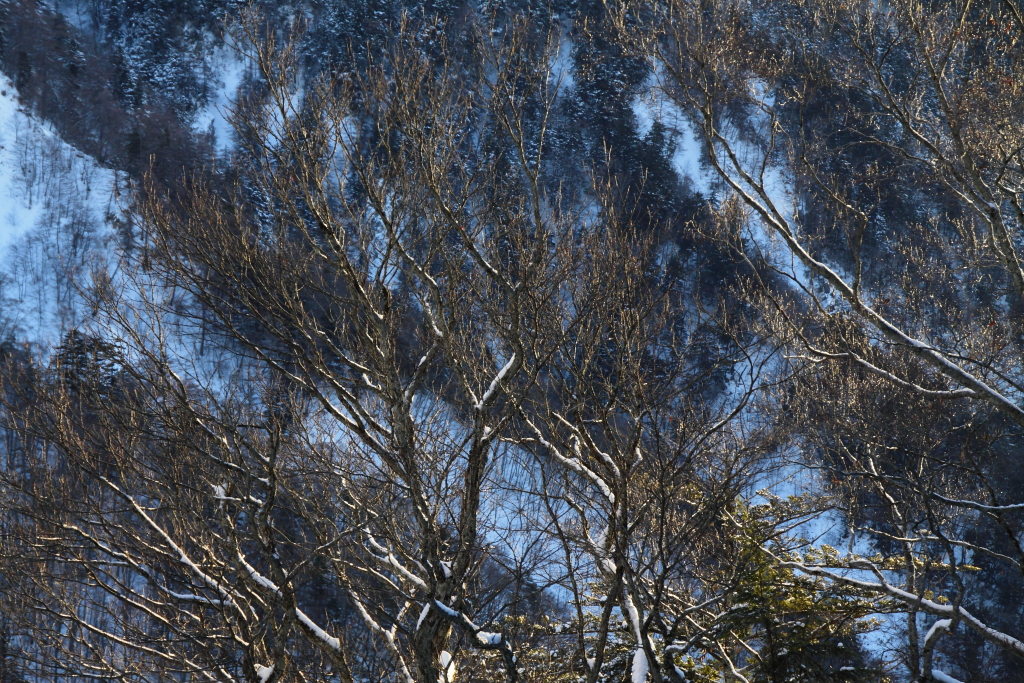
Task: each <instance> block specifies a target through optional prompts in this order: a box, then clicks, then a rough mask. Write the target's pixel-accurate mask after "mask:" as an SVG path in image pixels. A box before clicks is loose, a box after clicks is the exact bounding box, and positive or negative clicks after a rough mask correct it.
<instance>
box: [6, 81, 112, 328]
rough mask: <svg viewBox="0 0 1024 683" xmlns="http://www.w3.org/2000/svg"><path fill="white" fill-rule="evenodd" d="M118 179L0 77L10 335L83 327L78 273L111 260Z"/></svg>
mask: <svg viewBox="0 0 1024 683" xmlns="http://www.w3.org/2000/svg"><path fill="white" fill-rule="evenodd" d="M116 182H117V176H116V174H115V173H114V171H113V170H111V169H108V168H104V167H103V166H101V165H100V164H98V163H97V162H96V160H95V159H93V158H92V157H90V156H88V155H86V154H83V153H82V152H80V151H79V150H77V149H76V148H75V147H73V146H72V145H69V144H67V143H66V142H64V141H63V140H62V139H61V138H60V136H59V135H58V134H57V133H56V132H54V130H53V128H52V127H51V126H50V125H49V124H47V123H45V122H42V121H40V120H39V119H37V118H36V117H34V116H32V114H31V113H30V112H28V111H26V110H25V108H24V107H22V106H21V104H20V103H19V101H18V93H17V90H16V89H15V87H14V84H13V83H12V82H11V81H10V79H8V78H7V77H6V76H0V279H2V282H0V285H2V288H3V298H4V302H3V307H2V310H0V316H2V318H3V323H4V325H3V329H2V330H0V331H2V333H3V334H4V335H5V336H14V337H17V338H20V339H27V340H29V341H33V342H38V343H40V344H42V345H43V346H45V345H47V344H50V343H53V342H54V341H57V340H58V339H59V336H60V334H61V333H62V332H63V331H64V330H67V329H69V328H71V327H74V326H76V325H78V324H79V322H80V320H81V317H82V315H83V311H82V310H80V309H81V308H82V307H81V306H80V305H79V303H80V297H79V292H78V290H77V288H76V285H75V283H74V278H75V277H79V278H80V277H81V276H83V275H85V274H87V273H88V271H89V270H90V269H91V267H92V266H93V265H94V264H97V263H100V262H102V261H104V260H105V259H106V255H107V254H108V253H109V247H110V246H111V243H112V239H113V235H114V230H113V227H114V223H115V220H116V219H117V218H118V217H119V216H120V214H121V211H120V209H119V206H118V204H117V200H116V188H115V184H116Z"/></svg>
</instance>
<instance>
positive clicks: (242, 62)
mask: <svg viewBox="0 0 1024 683" xmlns="http://www.w3.org/2000/svg"><path fill="white" fill-rule="evenodd" d="M207 62H208V64H209V65H210V71H211V72H212V73H213V74H215V78H216V82H214V83H211V84H210V94H209V97H208V100H207V104H206V106H205V107H203V108H202V109H201V110H199V112H197V114H196V119H195V129H196V130H197V131H200V132H204V133H205V132H208V131H210V132H212V133H213V138H214V147H215V149H216V150H217V152H218V153H220V152H225V151H230V149H231V148H232V146H233V144H234V130H233V129H232V128H231V123H230V121H229V113H230V111H231V107H232V106H233V105H234V103H235V98H236V97H237V95H238V89H239V88H240V87H241V85H242V83H243V82H244V81H245V78H246V74H247V72H248V69H249V68H250V64H249V61H248V60H247V59H246V58H245V57H243V56H242V55H241V54H239V53H238V51H237V50H234V49H232V48H231V47H229V46H228V45H224V44H220V45H218V47H216V48H215V49H214V50H212V51H211V52H210V54H209V56H208V57H207Z"/></svg>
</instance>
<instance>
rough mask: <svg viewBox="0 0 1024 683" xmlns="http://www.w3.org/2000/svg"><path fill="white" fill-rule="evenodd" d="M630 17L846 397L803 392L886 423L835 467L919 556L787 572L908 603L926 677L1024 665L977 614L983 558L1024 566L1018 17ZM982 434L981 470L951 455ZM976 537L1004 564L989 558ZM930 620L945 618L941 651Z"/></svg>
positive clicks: (904, 549)
mask: <svg viewBox="0 0 1024 683" xmlns="http://www.w3.org/2000/svg"><path fill="white" fill-rule="evenodd" d="M619 21H620V26H621V28H622V30H623V32H624V33H628V34H630V35H632V37H633V39H634V40H635V41H636V42H635V43H634V44H635V45H637V46H638V47H639V48H640V49H642V50H643V51H644V53H645V54H647V55H649V56H650V58H651V59H652V62H653V65H654V68H655V70H656V73H657V76H658V79H659V88H660V92H661V93H662V95H663V96H664V97H666V98H668V100H669V101H671V102H672V103H673V104H674V105H676V106H678V108H679V110H680V111H681V112H682V113H683V114H684V116H685V117H687V119H688V121H689V123H690V127H691V129H692V130H693V131H695V133H696V134H697V137H698V139H699V140H700V142H701V144H702V146H703V150H704V153H705V154H706V159H707V162H708V163H709V165H710V166H711V168H712V169H713V170H714V171H715V173H716V175H717V178H718V179H719V181H720V182H721V184H722V187H723V189H725V190H726V191H727V192H728V193H729V194H730V195H732V196H733V197H734V198H736V199H737V200H738V201H739V202H740V203H741V204H742V206H743V207H744V210H745V211H746V212H747V213H748V218H747V219H746V221H745V222H744V227H742V230H741V231H740V232H737V233H735V235H734V238H733V239H734V243H735V244H736V245H737V246H738V248H739V249H740V250H741V251H743V252H744V253H746V254H747V256H748V257H749V258H750V259H751V260H752V261H756V262H759V263H764V264H765V265H766V266H767V267H768V268H769V269H771V270H774V271H775V273H776V274H778V275H781V276H782V277H784V278H786V279H787V280H788V281H789V283H790V286H789V287H784V288H782V289H779V288H777V287H772V286H771V285H770V283H767V282H766V283H765V287H764V288H763V289H762V291H763V292H767V294H765V295H764V296H765V298H764V300H763V301H764V304H765V307H766V309H765V310H766V311H772V312H773V313H777V314H778V315H779V316H781V317H780V318H779V321H780V323H781V324H780V328H779V329H780V330H781V331H782V332H783V334H784V336H788V335H790V334H792V335H794V337H793V338H794V341H795V345H794V346H793V347H792V348H794V353H795V355H797V356H799V357H800V359H801V360H802V361H803V362H804V363H805V364H806V366H807V370H808V372H812V373H813V372H817V373H821V375H820V376H821V378H822V379H827V380H828V381H831V382H835V383H840V384H838V385H829V384H823V383H821V382H810V383H808V384H805V385H804V386H805V388H811V389H812V390H817V391H823V392H824V395H826V396H832V395H834V396H836V397H837V400H839V397H841V396H843V394H844V392H842V391H840V389H839V387H840V386H841V385H843V384H847V385H849V387H850V389H849V391H847V392H846V393H845V399H844V400H846V402H845V403H844V404H843V407H844V410H846V411H850V410H851V409H852V413H853V414H857V413H858V411H862V410H863V411H870V410H875V411H878V410H879V409H880V408H881V407H882V405H883V404H884V405H885V406H887V407H886V408H884V410H885V411H887V412H884V413H880V412H875V413H874V415H875V417H873V418H871V419H869V420H866V421H858V422H854V423H851V421H850V414H849V413H848V414H845V415H844V414H842V412H841V411H840V412H836V413H833V415H834V416H835V419H836V421H835V422H833V423H832V426H833V428H834V429H833V431H832V432H831V437H829V439H830V441H829V445H828V447H827V449H826V450H827V451H828V452H829V453H831V454H834V455H835V456H836V459H833V460H829V461H828V462H829V463H830V464H829V465H828V467H830V468H832V471H833V472H834V476H836V477H851V480H850V482H853V481H856V486H855V488H856V487H860V486H861V485H863V486H865V487H867V489H870V490H872V491H873V494H872V495H874V496H877V497H880V498H881V500H882V501H883V502H882V504H881V508H884V509H885V510H886V512H885V513H884V514H883V515H882V516H883V517H886V518H887V522H886V526H885V528H884V529H880V528H879V526H878V525H868V526H867V530H870V531H871V532H872V533H873V534H875V535H876V536H878V543H879V544H880V546H879V547H889V548H893V550H894V553H895V555H894V556H895V557H898V558H900V560H901V561H900V562H899V563H898V564H897V565H892V564H891V563H880V561H870V560H868V559H867V558H864V557H858V556H856V555H853V554H851V556H850V557H848V558H847V559H846V560H841V559H836V560H834V562H835V563H836V564H835V565H834V566H833V567H832V568H828V567H826V566H822V565H821V564H820V563H809V562H801V561H793V560H790V561H786V562H784V563H783V566H786V567H791V568H794V569H798V570H799V571H801V572H805V573H807V574H810V575H813V576H819V577H827V578H828V579H829V580H832V581H835V582H839V583H842V584H845V585H849V586H854V587H857V588H859V589H864V590H869V591H873V592H874V593H875V594H877V595H879V596H884V597H885V598H886V599H892V600H895V601H897V602H899V603H901V604H903V605H904V609H905V610H907V613H908V615H910V619H909V620H908V636H909V647H910V650H909V652H910V654H909V655H908V657H907V662H908V665H909V667H910V671H911V675H912V676H913V677H914V678H915V679H917V680H930V679H932V678H933V676H934V677H939V678H941V677H942V676H944V675H945V674H941V673H933V656H932V653H933V651H934V649H935V647H936V644H937V643H938V641H939V639H940V638H942V637H943V635H944V634H945V633H947V632H949V631H951V630H953V629H956V628H957V627H958V626H959V625H961V624H962V625H964V626H965V627H968V628H969V629H972V630H973V631H974V632H975V633H977V634H978V635H979V636H980V638H981V639H982V640H983V641H985V642H987V643H989V644H990V645H992V646H995V647H997V648H1001V649H1004V650H1006V651H1007V652H1009V653H1013V654H1015V655H1017V656H1021V655H1024V646H1022V644H1021V642H1020V640H1018V639H1017V637H1015V636H1019V635H1020V634H1019V633H1017V634H1013V633H1007V632H1003V631H1002V630H1000V629H997V628H992V627H991V626H990V625H989V624H987V623H985V622H984V620H983V619H981V618H979V617H978V616H976V614H975V611H972V610H976V609H977V608H976V607H968V605H969V604H970V602H971V586H972V585H973V584H974V583H975V582H974V581H972V579H971V578H970V576H971V571H972V570H971V567H970V564H971V562H972V561H976V560H978V558H979V557H981V556H986V555H987V556H989V557H991V555H992V554H993V553H996V554H999V555H1000V558H1001V559H1000V560H999V562H1001V563H1005V564H1003V565H1002V567H1003V569H1002V571H1005V570H1006V569H1010V570H1011V571H1012V572H1014V573H1016V574H1018V575H1019V570H1020V567H1021V562H1020V559H1021V557H1020V555H1019V552H1020V551H1019V546H1018V544H1019V533H1020V531H1019V530H1020V518H1019V517H1018V516H1017V511H1018V510H1019V509H1020V507H1019V506H1020V504H1021V500H1020V497H1019V496H1020V491H1019V490H1015V489H1014V487H1013V485H1012V479H1010V478H1007V477H1006V476H1005V475H1006V464H1007V463H1006V458H1007V457H1009V456H1008V455H1006V454H1004V455H1002V456H999V454H998V452H997V451H996V450H993V448H991V447H990V446H991V444H993V443H995V442H998V441H999V440H1000V439H1002V440H1004V443H1006V441H1005V440H1006V439H1015V438H1016V436H1015V435H1016V434H1017V433H1018V432H1019V429H1020V427H1021V426H1022V425H1024V408H1022V406H1024V397H1022V393H1021V386H1022V384H1021V376H1020V357H1021V346H1020V339H1019V333H1020V327H1019V318H1020V310H1021V308H1020V306H1021V296H1022V293H1024V289H1022V282H1024V280H1022V279H1021V267H1020V263H1019V256H1018V254H1017V251H1018V249H1019V242H1020V235H1021V230H1022V228H1024V214H1022V212H1021V191H1022V186H1021V182H1022V175H1021V173H1022V170H1024V167H1022V162H1024V159H1022V156H1021V154H1022V140H1024V137H1022V135H1024V120H1022V118H1021V113H1020V109H1019V106H1018V103H1019V88H1020V82H1019V77H1018V76H1019V74H1020V72H1021V67H1022V64H1021V59H1022V55H1024V52H1022V51H1021V49H1020V40H1021V37H1022V31H1024V27H1022V26H1021V24H1020V13H1019V7H1018V6H1017V5H1016V4H1015V3H1014V2H1012V1H1007V2H1003V3H984V4H979V3H971V2H938V3H923V2H911V1H907V2H903V1H902V0H900V1H897V2H888V3H869V2H863V3H862V2H853V3H849V2H831V1H830V0H814V1H808V2H792V3H759V2H741V1H740V2H732V1H725V2H718V1H716V0H711V1H707V2H705V1H698V2H689V1H686V0H681V1H676V0H668V1H667V2H656V3H651V4H649V5H647V4H645V5H642V6H641V5H639V4H635V5H634V4H628V6H627V7H624V8H622V12H621V14H620V15H619ZM638 27H639V30H637V29H638ZM761 272H764V271H761ZM862 390H863V391H862ZM884 399H890V400H884ZM804 400H806V402H807V404H808V405H809V404H811V403H813V402H815V401H816V400H817V398H816V397H815V396H814V395H808V396H807V397H806V398H805V399H804ZM872 404H873V408H872ZM920 411H923V412H920ZM814 414H815V412H814V411H813V410H809V411H808V413H806V415H807V416H812V415H814ZM818 414H819V415H820V414H821V413H820V412H819V413H818ZM894 416H895V418H896V420H895V423H894V422H893V417H894ZM925 417H927V419H931V420H932V424H926V421H927V420H926V419H925V420H922V419H921V418H925ZM841 421H845V424H839V423H840V422H841ZM852 424H858V425H861V426H862V427H863V429H861V430H860V431H858V430H856V429H853V428H852ZM808 426H809V427H810V428H811V430H810V431H814V429H815V427H816V425H808ZM904 427H906V429H903V428H904ZM980 432H985V433H986V434H987V435H988V436H987V437H986V438H987V439H988V441H987V442H986V444H987V445H986V448H985V449H984V453H985V455H984V456H981V455H980V454H978V455H976V456H975V455H970V456H966V455H964V451H963V450H960V449H959V448H958V447H956V446H954V445H953V444H954V443H955V442H956V441H957V439H958V438H959V437H958V436H957V435H958V434H959V435H964V434H968V433H974V434H978V433H980ZM965 438H966V437H965ZM960 443H961V445H962V444H963V440H962V439H960ZM818 447H822V445H821V443H820V442H819V443H818ZM968 450H969V449H968ZM958 452H959V453H960V455H957V453H958ZM830 457H831V456H830ZM840 461H842V462H843V464H842V465H839V464H837V463H838V462H840ZM819 462H820V461H819ZM837 481H838V480H837ZM851 485H853V484H852V483H851ZM859 490H861V491H866V489H859ZM850 500H851V501H853V503H854V504H853V505H852V506H851V507H849V508H848V511H849V514H850V515H851V516H852V518H853V519H858V518H859V519H863V516H864V514H865V512H864V507H863V504H864V502H865V500H866V499H865V498H864V496H863V495H853V497H852V498H851V499H850ZM980 528H991V529H993V530H994V532H995V536H989V537H990V538H995V537H996V536H998V537H999V538H1000V539H1001V540H1000V542H999V547H998V548H997V547H996V546H995V545H990V544H988V543H977V542H974V541H972V540H971V538H972V537H977V536H978V534H977V531H978V529H980ZM986 533H987V532H986ZM982 536H983V537H984V534H982ZM1002 549H1006V551H1007V552H1002ZM972 558H973V559H972ZM826 564H827V563H826ZM841 567H846V568H848V569H857V570H862V571H860V573H858V572H850V571H844V570H843V569H841ZM922 567H923V568H922ZM894 570H895V571H894ZM932 591H934V593H933V592H932ZM940 594H945V595H943V596H942V599H941V600H939V598H938V597H937V596H938V595H940ZM920 613H927V614H930V615H934V616H935V617H937V618H938V620H937V621H935V622H934V623H933V624H932V626H931V628H930V629H929V630H928V631H927V633H926V634H925V635H924V636H919V635H918V634H917V629H918V626H917V624H918V621H917V616H916V615H917V614H920ZM937 669H938V667H937V666H936V667H935V671H937Z"/></svg>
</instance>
